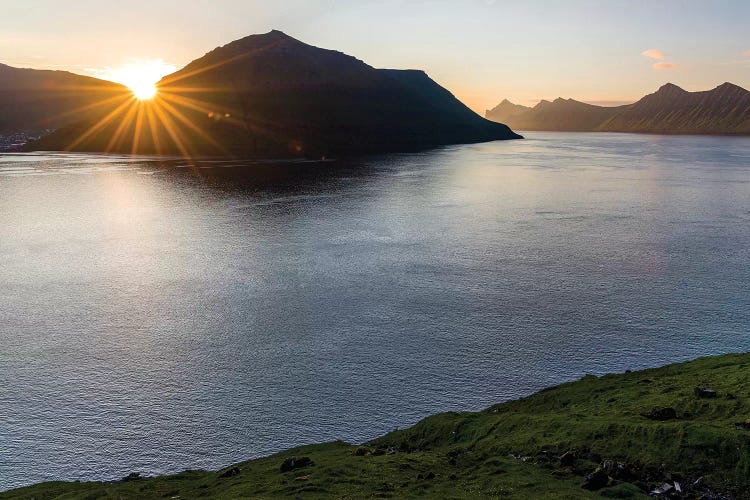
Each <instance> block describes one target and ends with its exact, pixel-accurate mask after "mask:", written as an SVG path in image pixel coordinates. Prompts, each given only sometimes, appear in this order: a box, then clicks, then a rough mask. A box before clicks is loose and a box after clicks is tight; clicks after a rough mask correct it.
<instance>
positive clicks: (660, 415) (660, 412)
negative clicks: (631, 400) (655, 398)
mask: <svg viewBox="0 0 750 500" xmlns="http://www.w3.org/2000/svg"><path fill="white" fill-rule="evenodd" d="M643 416H644V417H646V418H648V419H650V420H662V421H663V420H675V419H676V418H677V412H676V411H675V409H674V408H670V407H667V408H653V409H652V410H651V411H650V412H648V413H644V414H643Z"/></svg>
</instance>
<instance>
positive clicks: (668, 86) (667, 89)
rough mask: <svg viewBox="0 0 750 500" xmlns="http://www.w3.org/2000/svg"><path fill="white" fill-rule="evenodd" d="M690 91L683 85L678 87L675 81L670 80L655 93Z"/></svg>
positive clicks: (684, 92) (683, 92) (685, 92)
mask: <svg viewBox="0 0 750 500" xmlns="http://www.w3.org/2000/svg"><path fill="white" fill-rule="evenodd" d="M687 93H688V91H687V90H685V89H683V88H682V87H678V86H677V85H675V84H674V83H671V82H668V83H665V84H664V85H662V86H661V87H659V90H657V91H656V92H655V94H687Z"/></svg>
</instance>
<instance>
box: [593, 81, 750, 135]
mask: <svg viewBox="0 0 750 500" xmlns="http://www.w3.org/2000/svg"><path fill="white" fill-rule="evenodd" d="M597 130H601V131H606V132H654V133H666V134H741V135H747V134H750V92H748V91H747V90H745V89H743V88H742V87H739V86H737V85H734V84H731V83H724V84H722V85H719V86H718V87H716V88H715V89H713V90H707V91H703V92H687V91H685V90H683V89H681V88H680V87H678V86H677V85H673V84H671V83H668V84H666V85H664V86H662V87H661V88H660V89H659V90H658V91H656V92H655V93H653V94H650V95H647V96H646V97H644V98H643V99H641V100H640V101H638V102H636V103H635V104H633V105H631V106H628V107H627V109H625V110H624V111H623V112H622V113H619V114H617V115H615V116H613V117H612V118H610V119H609V120H607V121H605V122H604V123H602V124H601V125H600V126H599V127H598V128H597Z"/></svg>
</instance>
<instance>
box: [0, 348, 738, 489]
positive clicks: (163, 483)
mask: <svg viewBox="0 0 750 500" xmlns="http://www.w3.org/2000/svg"><path fill="white" fill-rule="evenodd" d="M749 418H750V354H741V355H728V356H720V357H714V358H705V359H700V360H697V361H692V362H688V363H681V364H677V365H671V366H667V367H664V368H658V369H652V370H645V371H640V372H633V373H625V374H619V375H607V376H604V377H595V376H586V377H584V378H583V379H581V380H579V381H576V382H572V383H568V384H563V385H560V386H557V387H553V388H550V389H546V390H543V391H541V392H539V393H537V394H535V395H533V396H530V397H528V398H525V399H521V400H518V401H512V402H509V403H502V404H499V405H496V406H493V407H491V408H489V409H487V410H485V411H483V412H479V413H446V414H441V415H436V416H433V417H429V418H427V419H425V420H423V421H422V422H420V423H419V424H417V425H416V426H414V427H412V428H409V429H406V430H401V431H395V432H393V433H390V434H388V435H386V436H383V437H381V438H378V439H376V440H374V441H372V442H370V443H367V444H366V445H363V446H356V445H350V444H347V443H342V442H337V443H329V444H321V445H315V446H308V447H304V448H299V449H295V450H290V451H288V452H284V453H280V454H277V455H274V456H271V457H267V458H263V459H259V460H252V461H249V462H244V463H241V464H237V465H236V466H232V467H229V468H227V469H224V470H221V471H218V472H203V471H191V472H184V473H181V474H177V475H174V476H167V477H160V478H154V479H135V480H130V481H123V482H118V483H45V484H39V485H35V486H32V487H29V488H24V489H19V490H15V491H10V492H6V493H0V499H20V498H36V499H45V498H87V499H94V498H116V499H119V498H122V499H136V498H181V499H185V498H278V497H293V498H298V497H304V498H317V497H335V498H371V497H378V498H409V497H417V496H430V497H435V498H487V497H502V498H560V499H563V498H570V499H574V498H575V499H578V498H646V495H647V493H648V492H649V491H652V490H653V489H655V488H658V487H662V486H663V485H664V484H665V483H666V484H667V486H668V487H669V488H671V491H670V492H668V494H675V488H676V487H677V486H679V489H681V490H682V493H681V494H679V495H677V496H672V497H670V498H706V499H708V498H750V492H748V490H750V453H748V451H749V449H750V448H749V445H750V420H748V419H749ZM292 457H297V460H296V462H295V463H294V464H292V463H291V461H290V460H289V459H290V458H292ZM302 457H304V459H302V460H300V458H302ZM308 461H311V462H312V463H308ZM282 469H290V470H285V471H282ZM662 497H666V495H662Z"/></svg>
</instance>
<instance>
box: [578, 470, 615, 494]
mask: <svg viewBox="0 0 750 500" xmlns="http://www.w3.org/2000/svg"><path fill="white" fill-rule="evenodd" d="M608 484H609V475H608V474H607V472H606V471H605V470H604V469H602V468H601V467H597V469H596V470H595V471H594V472H592V473H591V474H589V475H588V476H586V478H585V480H584V481H583V484H582V485H581V486H582V487H583V488H586V489H587V490H592V491H596V490H600V489H602V488H604V487H605V486H607V485H608Z"/></svg>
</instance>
